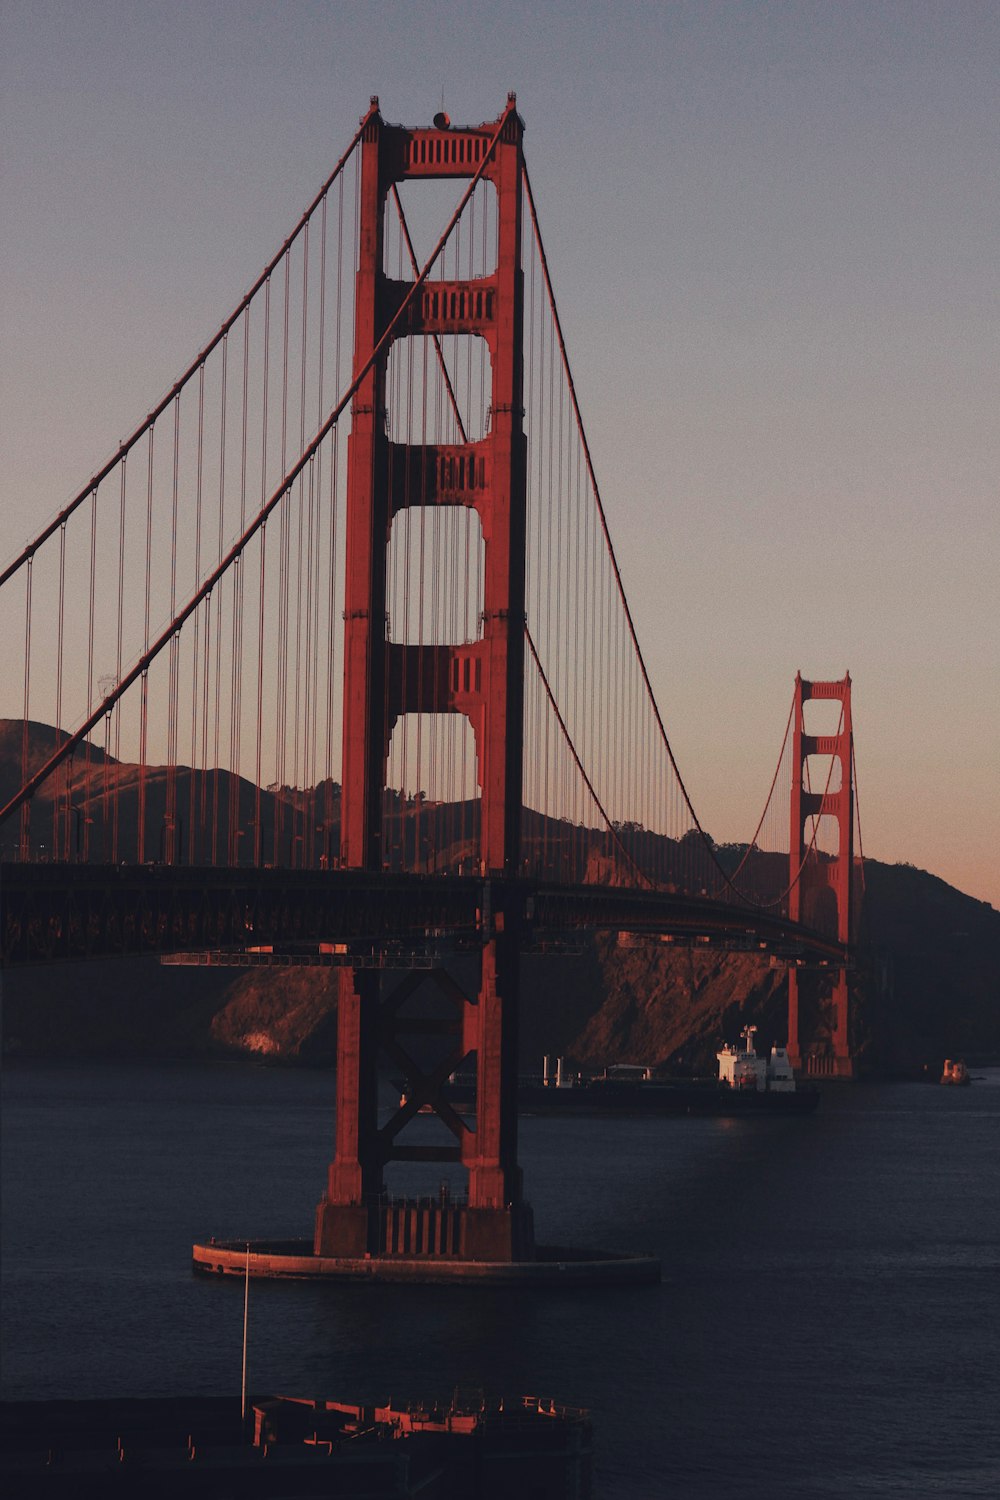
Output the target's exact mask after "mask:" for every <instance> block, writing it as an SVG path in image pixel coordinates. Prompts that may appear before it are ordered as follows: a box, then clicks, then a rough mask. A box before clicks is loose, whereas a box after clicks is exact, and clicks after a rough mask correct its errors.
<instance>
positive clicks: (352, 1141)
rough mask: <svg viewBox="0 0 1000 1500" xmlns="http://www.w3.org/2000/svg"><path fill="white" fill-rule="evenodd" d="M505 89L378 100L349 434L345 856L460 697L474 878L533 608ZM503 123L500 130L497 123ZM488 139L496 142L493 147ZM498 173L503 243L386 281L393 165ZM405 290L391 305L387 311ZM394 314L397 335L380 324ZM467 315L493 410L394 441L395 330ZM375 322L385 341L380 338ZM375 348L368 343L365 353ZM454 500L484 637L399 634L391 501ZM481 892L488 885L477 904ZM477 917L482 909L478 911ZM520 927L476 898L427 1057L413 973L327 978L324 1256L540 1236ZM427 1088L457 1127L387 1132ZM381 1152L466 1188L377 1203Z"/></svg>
mask: <svg viewBox="0 0 1000 1500" xmlns="http://www.w3.org/2000/svg"><path fill="white" fill-rule="evenodd" d="M514 105H515V100H514V96H513V95H511V96H510V97H509V99H508V104H507V108H506V110H505V111H504V114H503V115H502V116H501V117H500V119H499V120H498V121H496V122H494V123H491V124H487V125H483V126H479V127H477V128H475V129H456V130H451V129H432V130H409V129H404V128H402V127H398V126H388V125H386V124H385V123H384V122H383V120H382V118H381V115H380V114H379V112H378V101H377V100H373V101H372V109H371V112H370V114H369V116H368V119H367V123H366V126H365V131H364V136H363V144H362V157H361V209H360V241H359V260H358V271H357V283H356V310H355V346H354V372H355V378H357V377H358V376H359V375H360V374H361V373H362V372H363V371H365V369H366V366H368V365H370V368H368V369H367V373H364V374H363V378H362V379H361V380H360V384H359V385H358V388H357V392H356V395H355V397H354V404H353V409H352V423H351V434H350V439H349V447H348V482H347V546H346V595H345V667H344V769H343V790H342V802H341V863H342V865H343V866H345V867H348V868H353V869H359V870H370V871H373V872H381V870H382V869H383V848H382V818H383V793H384V790H385V784H386V769H387V758H388V751H389V743H390V737H391V735H392V730H393V727H394V726H395V724H396V722H397V720H399V719H400V718H401V717H402V716H403V715H404V714H408V713H458V714H464V715H465V716H466V717H467V718H468V719H469V721H470V723H471V725H472V729H473V733H474V737H475V748H476V760H477V770H478V780H479V786H480V790H481V794H482V795H481V804H480V818H481V821H480V829H481V832H480V858H481V865H482V869H483V873H484V877H485V878H486V880H487V881H488V879H489V876H490V875H491V874H496V875H508V876H510V875H516V874H517V872H518V870H519V866H520V828H521V797H522V753H523V751H522V718H523V699H524V692H523V679H524V619H525V613H524V611H525V599H524V590H525V527H526V521H525V514H526V443H525V436H524V412H523V402H522V384H523V301H524V292H523V277H522V271H521V181H522V132H523V126H522V123H521V121H520V119H519V117H518V115H517V113H516V110H515V107H514ZM494 138H495V139H494ZM491 142H494V144H493V146H492V150H491V149H490V144H491ZM477 173H480V174H481V176H482V177H483V178H486V179H488V180H489V181H490V182H492V183H493V185H494V188H495V190H496V199H497V226H498V243H499V250H498V261H497V266H496V270H495V271H494V272H493V273H492V274H491V275H488V276H484V277H480V278H476V279H473V280H466V281H442V280H434V281H431V280H427V281H425V282H423V284H422V285H421V286H420V287H419V288H418V289H417V291H416V292H415V293H414V294H413V295H412V296H411V298H410V300H409V302H408V303H407V305H406V306H405V307H404V303H406V298H407V294H408V293H410V292H411V291H412V284H411V283H405V282H399V281H394V280H392V279H391V278H390V277H389V276H388V275H387V274H386V271H385V267H384V265H383V242H384V235H383V219H384V212H385V206H386V197H387V194H388V192H389V189H390V187H391V186H392V184H393V183H397V182H401V181H404V180H408V179H430V178H455V179H462V178H466V179H469V178H472V177H474V176H475V175H476V174H477ZM401 309H402V316H401V317H400V316H398V315H399V314H400V311H401ZM394 319H397V321H396V323H395V324H394V325H393V327H392V329H391V333H390V336H389V337H388V338H385V335H386V332H387V330H389V329H390V324H393V320H394ZM432 334H437V335H444V334H468V335H478V336H480V337H482V338H484V339H485V340H486V342H487V344H488V347H489V352H490V360H491V366H492V403H491V421H490V428H489V431H488V433H487V435H486V436H485V437H484V438H482V439H481V440H479V441H476V442H469V443H464V444H452V445H447V446H445V445H424V446H413V445H407V446H403V445H400V444H395V443H393V442H392V441H391V440H390V437H389V434H388V431H387V421H386V370H387V364H388V358H389V348H390V346H391V344H392V343H393V342H394V341H395V340H396V339H400V338H406V337H415V336H429V335H432ZM383 341H384V342H383ZM374 350H378V352H377V354H376V357H375V359H374V361H372V353H373V351H374ZM437 505H448V506H465V507H467V508H469V509H471V510H474V511H475V512H476V513H477V515H478V516H479V518H480V521H481V523H482V533H483V538H484V544H485V564H484V571H485V578H484V609H483V617H482V629H481V635H480V637H479V639H477V640H475V641H471V642H465V643H456V644H449V645H415V644H408V643H402V642H398V643H397V642H391V641H389V639H388V637H387V630H386V605H387V579H386V553H387V548H388V544H389V533H390V528H391V525H392V520H393V517H394V516H395V515H397V514H398V513H399V512H400V511H401V510H402V509H403V508H404V507H406V506H437ZM485 905H486V902H485V901H484V907H485ZM484 917H486V914H485V913H484ZM518 971H519V952H518V934H517V931H516V930H515V926H514V924H512V923H511V922H510V920H509V918H508V922H507V925H506V927H505V926H504V914H503V913H502V912H499V913H496V914H494V915H493V917H492V919H490V918H489V917H486V921H485V925H484V946H483V953H482V975H481V984H480V989H479V993H478V996H476V997H468V996H466V995H464V994H463V993H462V992H461V990H460V989H459V987H458V985H457V984H456V982H455V981H454V979H452V978H451V976H450V975H448V974H446V973H445V972H443V971H438V972H436V973H435V974H434V975H433V976H432V978H433V979H434V981H435V983H436V985H437V987H438V990H439V991H440V992H443V993H444V994H445V996H446V997H447V998H448V999H449V1001H450V1002H451V1003H452V1006H453V1009H454V1011H455V1012H456V1014H455V1015H454V1016H453V1018H452V1020H451V1021H449V1022H443V1023H442V1024H441V1027H440V1030H441V1032H442V1034H447V1033H450V1034H451V1036H452V1038H453V1040H452V1043H451V1050H450V1052H449V1054H448V1056H447V1058H445V1059H444V1061H443V1062H442V1063H441V1064H440V1066H438V1067H436V1068H434V1069H433V1070H432V1071H431V1072H430V1073H426V1072H424V1071H422V1069H421V1068H420V1067H418V1066H417V1065H416V1064H415V1063H414V1061H413V1059H412V1058H411V1057H410V1055H409V1053H408V1052H407V1050H406V1047H405V1044H404V1038H405V1033H406V1031H407V1030H408V1029H411V1030H413V1029H417V1030H422V1031H424V1032H426V1031H427V1030H428V1028H429V1026H430V1025H431V1023H429V1022H428V1021H427V1020H426V1019H422V1020H420V1021H411V1022H410V1023H409V1027H408V1025H407V1021H406V1017H405V1012H404V1006H405V1002H406V1000H407V999H408V998H409V996H410V995H411V994H412V993H413V992H414V991H415V990H416V988H417V986H418V984H419V983H420V979H421V977H422V976H419V975H415V974H411V975H408V976H407V977H406V978H404V979H403V981H402V982H401V983H400V984H398V985H397V986H396V988H395V989H394V990H392V992H391V993H390V994H388V995H383V994H382V993H381V985H380V978H379V974H378V972H377V971H371V970H367V971H366V970H354V971H351V970H342V971H341V974H340V988H339V996H338V1004H339V1016H338V1043H337V1134H336V1154H335V1158H334V1161H333V1163H332V1164H331V1166H330V1171H329V1181H328V1186H327V1192H326V1195H325V1197H324V1198H323V1200H322V1202H321V1203H320V1205H319V1208H318V1210H317V1216H316V1235H315V1251H316V1254H317V1255H330V1256H343V1257H355V1256H363V1255H365V1254H371V1255H391V1254H394V1253H395V1254H406V1255H408V1256H412V1255H414V1254H428V1255H456V1256H459V1257H463V1258H469V1259H485V1260H512V1259H514V1260H516V1259H522V1258H530V1257H531V1255H532V1253H533V1236H532V1225H531V1213H530V1210H529V1209H528V1208H527V1206H526V1205H525V1204H524V1203H523V1201H522V1196H521V1174H520V1169H519V1167H518V1165H517V1100H516V1088H517V1048H516V1021H517V1000H518ZM380 1048H381V1050H382V1051H383V1052H384V1053H386V1054H387V1055H388V1057H389V1058H390V1059H392V1061H393V1062H394V1063H395V1065H396V1066H397V1067H398V1068H401V1069H402V1070H403V1071H404V1072H405V1074H406V1076H407V1083H408V1090H407V1102H406V1103H405V1104H403V1105H401V1107H400V1109H399V1110H397V1112H396V1114H395V1115H394V1116H393V1118H392V1119H391V1120H390V1121H389V1122H388V1123H387V1124H386V1125H384V1126H383V1127H382V1128H381V1129H379V1127H378V1121H377V1112H376V1062H377V1055H378V1052H379V1049H380ZM473 1052H474V1054H475V1058H476V1078H477V1101H478V1102H477V1113H476V1120H475V1128H474V1129H472V1128H470V1126H469V1125H468V1124H467V1122H466V1121H464V1120H463V1119H462V1118H461V1117H459V1116H458V1115H457V1114H456V1112H455V1111H454V1110H453V1109H451V1108H450V1107H449V1105H448V1104H447V1102H446V1101H445V1100H444V1099H443V1098H442V1096H441V1086H442V1084H443V1083H444V1081H445V1079H446V1078H447V1076H448V1074H449V1073H450V1072H451V1071H452V1069H453V1068H454V1067H455V1066H457V1064H458V1062H459V1061H461V1059H462V1058H463V1057H464V1056H466V1055H467V1054H468V1053H473ZM422 1104H429V1105H430V1106H431V1108H432V1109H433V1110H434V1111H435V1113H437V1115H438V1116H439V1118H440V1119H442V1120H443V1121H444V1123H445V1124H446V1125H447V1126H448V1128H449V1129H450V1130H451V1132H452V1134H453V1135H454V1136H455V1137H456V1141H455V1144H454V1145H453V1146H438V1147H414V1146H408V1147H404V1146H401V1145H398V1144H397V1143H396V1137H397V1135H398V1134H399V1132H400V1131H401V1130H402V1129H403V1127H404V1126H405V1125H406V1124H407V1123H408V1122H409V1120H410V1119H411V1118H412V1117H413V1115H414V1114H415V1113H416V1112H417V1110H418V1109H419V1108H420V1107H421V1105H422ZM390 1160H424V1161H444V1160H448V1161H459V1162H461V1163H462V1164H463V1165H464V1166H465V1167H466V1168H467V1170H468V1202H467V1204H465V1203H452V1202H450V1201H448V1199H447V1198H445V1199H444V1200H443V1201H442V1202H441V1203H440V1204H437V1205H431V1206H430V1207H428V1206H427V1204H426V1201H423V1202H422V1204H421V1206H420V1208H419V1210H418V1208H417V1207H416V1206H415V1205H410V1206H405V1205H404V1206H403V1207H391V1208H390V1207H389V1206H388V1205H387V1204H386V1203H385V1201H384V1189H383V1170H384V1167H385V1164H386V1163H387V1162H388V1161H390Z"/></svg>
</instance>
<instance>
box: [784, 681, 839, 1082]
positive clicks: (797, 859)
mask: <svg viewBox="0 0 1000 1500" xmlns="http://www.w3.org/2000/svg"><path fill="white" fill-rule="evenodd" d="M810 699H825V700H827V701H830V700H833V701H835V702H838V703H840V705H841V715H840V727H839V729H838V731H837V733H836V734H807V733H806V730H805V713H804V705H805V704H806V703H807V702H809V700H810ZM793 716H794V717H793V741H792V806H791V837H790V843H789V851H790V852H789V880H790V882H791V891H790V897H789V911H788V915H789V917H790V918H791V920H792V921H793V922H800V921H801V922H805V923H806V924H807V925H808V926H814V927H822V926H824V925H825V922H824V915H825V911H826V910H828V909H829V897H828V895H827V893H830V894H832V897H833V899H834V901H835V903H836V937H837V940H838V941H839V942H840V943H842V944H844V946H845V947H846V946H847V945H848V944H849V943H850V942H851V939H852V937H853V918H854V902H853V894H852V893H853V885H854V734H853V730H852V728H851V676H850V673H847V674H846V675H845V676H844V678H843V680H842V681H840V682H807V681H806V680H805V679H804V678H803V677H802V675H801V673H798V674H797V675H796V678H795V704H794V709H793ZM811 755H830V756H833V757H834V758H835V759H836V760H838V761H839V762H840V784H839V786H838V787H837V788H836V789H835V790H833V791H823V792H816V791H812V790H807V789H806V786H805V784H804V782H805V780H806V779H807V778H806V777H805V775H804V773H805V769H806V761H807V760H808V758H809V756H811ZM831 779H832V778H831ZM813 817H832V818H836V820H837V825H838V829H839V836H838V842H837V857H836V859H821V858H818V857H813V856H811V855H810V853H809V840H807V838H806V833H805V830H806V822H807V820H808V819H809V818H813ZM830 936H833V934H832V933H831V934H830ZM832 998H833V1008H834V1026H833V1035H832V1056H828V1057H827V1058H819V1057H815V1058H813V1057H810V1058H809V1059H808V1067H809V1070H810V1071H813V1072H819V1073H829V1074H832V1075H833V1076H835V1077H837V1078H852V1077H853V1076H854V1060H853V1057H852V1054H851V1045H850V1016H849V1009H848V987H847V969H846V968H845V967H841V968H840V969H839V970H838V971H837V978H836V980H835V982H834V989H833V997H832ZM788 1054H789V1058H790V1060H791V1063H792V1066H793V1067H794V1068H795V1069H796V1071H799V1070H801V1068H802V1052H801V1045H800V1038H799V975H798V973H797V972H796V970H795V969H794V968H791V969H789V973H788Z"/></svg>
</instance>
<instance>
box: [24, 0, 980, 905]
mask: <svg viewBox="0 0 1000 1500" xmlns="http://www.w3.org/2000/svg"><path fill="white" fill-rule="evenodd" d="M0 17H2V35H0V70H2V77H0V85H2V87H0V94H2V133H3V156H4V163H3V220H4V230H5V232H4V242H5V244H4V256H3V266H2V271H0V287H2V297H3V325H4V341H3V346H4V358H3V361H2V364H3V371H2V378H3V386H2V409H0V410H2V435H0V441H2V452H3V464H4V470H3V472H4V488H3V494H2V499H0V518H2V534H0V554H2V555H3V557H4V558H6V557H8V556H10V554H11V553H13V552H14V551H15V550H16V549H17V548H18V547H19V546H20V545H21V544H22V543H23V542H24V541H26V540H27V539H28V538H29V537H30V536H31V535H33V534H34V533H35V532H36V531H37V530H38V529H39V527H40V525H41V523H42V522H43V521H44V520H45V519H46V518H47V517H48V516H49V515H50V514H51V513H52V512H53V511H54V510H55V509H56V508H57V507H58V506H59V505H60V504H62V503H63V502H64V501H65V500H66V499H67V498H69V496H70V495H71V494H72V493H73V492H74V491H75V490H76V489H77V488H78V487H79V486H80V485H81V484H83V483H84V482H85V481H86V479H87V477H88V475H89V474H90V473H91V472H92V470H93V469H94V468H95V467H96V465H97V464H98V462H99V461H100V460H101V459H103V458H104V457H106V456H107V455H108V454H109V453H110V452H111V451H112V450H113V449H114V448H115V446H116V445H117V443H118V441H119V439H120V438H121V437H123V436H124V435H125V434H126V433H127V432H130V431H131V430H132V428H133V427H134V426H135V425H136V423H137V421H138V420H139V419H141V417H142V416H143V415H144V414H145V413H146V412H147V411H148V410H149V409H150V408H151V407H152V406H153V404H154V403H155V401H156V400H157V399H158V398H159V396H160V395H161V394H162V393H163V392H164V390H166V389H167V387H168V386H169V385H170V384H172V382H173V381H174V379H175V378H176V377H177V376H178V375H179V374H180V372H181V369H182V368H183V367H185V366H186V364H187V363H188V362H189V360H190V359H191V357H192V356H193V354H194V353H195V352H196V350H197V349H198V348H200V347H201V345H202V344H203V343H204V342H205V341H206V340H207V338H208V336H209V335H210V333H212V332H214V331H215V329H216V328H217V326H218V325H219V323H220V322H221V321H222V319H223V317H224V316H225V315H226V314H227V313H228V312H229V310H230V309H231V308H232V307H233V306H234V305H235V304H236V302H237V301H238V299H239V297H240V295H241V294H242V292H243V291H244V290H245V289H246V288H247V286H248V285H249V284H250V283H251V282H252V281H253V279H254V278H255V276H256V275H257V273H258V272H259V270H260V269H261V267H262V266H263V264H264V262H265V261H266V260H267V259H268V257H269V256H270V255H271V254H272V253H273V252H274V251H275V250H276V249H277V248H278V246H279V244H280V243H281V241H282V240H283V238H284V237H285V235H286V234H287V233H288V231H289V230H290V228H291V227H292V224H293V223H294V221H295V220H296V219H297V218H298V215H299V214H300V213H301V211H302V210H303V208H304V207H305V205H306V204H307V202H309V201H310V199H311V198H312V196H313V194H314V192H315V190H316V188H317V187H318V185H319V183H320V181H321V180H322V179H323V177H324V176H325V175H326V174H327V173H328V171H329V170H330V168H331V167H332V165H333V163H334V161H335V160H336V159H337V157H338V156H339V155H340V154H341V152H342V150H343V149H344V147H345V146H346V144H347V142H348V141H349V139H350V137H351V135H352V133H353V131H354V129H355V128H356V125H357V122H358V119H359V117H360V116H361V114H362V113H363V112H364V110H365V108H366V106H367V104H368V98H369V95H370V94H373V93H377V94H378V95H379V97H380V100H381V105H382V112H383V114H384V116H385V117H386V119H388V120H391V121H401V122H403V123H406V124H429V123H430V118H431V116H432V114H433V113H434V111H435V110H436V109H438V108H439V107H440V102H441V95H442V90H443V92H444V100H445V105H446V108H447V109H448V110H449V112H450V114H451V116H452V118H453V120H454V121H455V122H456V123H478V122H479V121H481V120H485V119H490V118H495V117H496V115H497V114H498V113H499V112H500V110H501V108H502V107H503V104H504V101H505V98H506V94H507V91H508V89H515V90H516V91H517V97H518V107H519V110H520V113H521V114H522V116H523V118H524V120H525V122H526V126H527V134H526V141H525V146H526V152H527V156H528V162H529V167H530V170H531V174H532V181H533V184H534V187H535V192H536V195H537V198H538V201H539V209H540V213H541V218H542V228H543V232H544V234H545V237H546V243H547V248H548V252H549V258H550V262H551V265H552V269H553V277H554V281H555V286H556V293H557V296H558V298H559V302H560V309H561V313H562V317H563V322H564V326H565V329H566V334H567V340H568V343H569V349H570V355H571V358H572V360H573V364H574V369H575V374H576V380H577V386H578V390H579V394H580V399H581V404H582V407H583V411H584V416H585V421H586V423H587V427H588V432H589V435H590V440H591V444H592V447H593V450H594V459H595V465H596V468H597V471H598V475H599V477H600V480H601V484H602V490H603V494H604V498H605V503H606V505H607V508H608V512H609V517H610V522H611V526H612V530H613V534H614V537H615V541H616V545H617V547H618V549H619V554H620V560H621V565H622V572H623V575H624V579H625V584H626V589H627V591H628V593H629V596H630V600H631V603H632V606H633V609H634V612H635V615H636V621H637V626H638V630H639V634H640V638H641V639H642V641H643V643H644V647H645V649H646V651H647V653H648V659H649V664H650V668H651V673H652V677H653V681H654V685H655V687H656V690H657V694H658V697H659V700H660V704H661V708H662V709H663V712H664V715H665V718H666V721H667V727H668V731H669V733H670V735H671V739H672V741H673V744H674V748H675V751H676V754H677V758H678V761H679V764H680V767H681V770H682V772H683V774H684V777H685V780H686V781H687V784H688V787H689V789H690V791H691V793H692V796H693V799H694V802H695V805H696V807H697V808H698V810H699V814H700V816H701V819H702V821H703V823H704V825H705V826H706V827H707V828H708V830H709V831H710V832H711V833H712V834H713V835H714V836H715V837H716V838H718V839H739V838H747V837H749V836H750V834H751V833H752V832H753V826H754V823H755V821H756V814H757V812H758V811H759V809H760V806H761V805H762V803H763V800H764V797H765V795H766V792H767V785H768V781H769V778H770V773H771V770H772V769H773V763H774V760H775V758H776V755H777V751H778V747H779V742H780V738H781V733H782V730H783V727H784V723H785V717H786V714H787V710H788V703H789V700H790V696H791V690H792V683H793V679H794V676H795V672H796V670H798V669H801V670H802V672H803V674H804V675H805V676H812V677H823V676H837V677H840V676H842V675H843V673H844V671H845V670H847V669H849V670H850V672H851V674H852V677H853V680H854V718H855V736H856V743H857V756H858V769H859V789H860V799H861V809H862V818H863V825H864V836H865V852H866V853H867V854H870V855H873V856H875V857H877V858H879V859H885V860H889V861H893V860H907V861H910V862H912V863H914V864H917V865H921V866H923V867H925V868H927V869H929V870H932V871H934V872H935V873H936V874H939V875H941V876H943V877H944V878H945V879H947V880H949V881H952V882H953V883H954V884H956V885H958V886H959V887H960V888H962V889H963V890H966V891H968V892H970V893H971V894H973V895H976V896H979V897H981V898H983V899H987V900H990V901H992V902H993V903H994V904H995V905H1000V624H998V596H1000V587H998V579H1000V519H998V506H997V476H998V471H1000V437H998V414H1000V403H998V396H1000V389H998V388H1000V355H998V331H1000V330H998V312H1000V298H998V266H1000V189H998V174H1000V86H998V79H1000V5H998V4H997V3H995V0H981V3H979V0H947V3H945V0H942V3H924V0H913V3H882V4H876V3H873V0H868V3H862V4H852V3H844V0H837V3H833V0H824V3H816V4H806V3H800V4H794V3H793V4H777V3H775V4H769V3H753V4H752V3H745V4H735V3H729V4H715V3H700V4H696V3H692V4H683V3H677V4H668V3H664V4H641V3H634V4H627V3H618V4H613V5H612V4H597V3H576V4H567V3H545V0H531V3H527V4H524V3H520V0H505V3H503V4H497V3H471V0H470V3H465V4H459V3H439V4H431V3H423V0H412V3H402V0H398V3H391V0H381V3H375V0H342V3H334V0H326V3H320V0H286V3H284V4H279V3H270V4H265V3H249V0H128V3H118V4H116V3H110V0H72V3H62V4H59V3H47V0H0Z"/></svg>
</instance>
